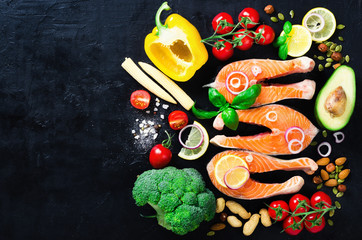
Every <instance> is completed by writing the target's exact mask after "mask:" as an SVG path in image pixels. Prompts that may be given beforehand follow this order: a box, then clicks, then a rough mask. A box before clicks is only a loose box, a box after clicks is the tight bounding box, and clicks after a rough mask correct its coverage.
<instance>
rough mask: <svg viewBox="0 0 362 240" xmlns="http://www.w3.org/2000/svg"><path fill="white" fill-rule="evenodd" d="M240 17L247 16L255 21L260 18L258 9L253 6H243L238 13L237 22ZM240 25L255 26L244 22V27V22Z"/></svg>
mask: <svg viewBox="0 0 362 240" xmlns="http://www.w3.org/2000/svg"><path fill="white" fill-rule="evenodd" d="M242 17H249V18H250V20H251V21H253V22H255V23H258V22H259V19H260V16H259V13H258V11H256V10H255V9H254V8H244V9H243V11H241V12H240V13H239V17H238V20H239V22H240V20H241V18H242ZM241 26H242V27H243V28H253V27H255V26H256V24H253V23H248V24H246V27H245V24H243V23H242V24H241Z"/></svg>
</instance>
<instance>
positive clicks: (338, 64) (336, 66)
mask: <svg viewBox="0 0 362 240" xmlns="http://www.w3.org/2000/svg"><path fill="white" fill-rule="evenodd" d="M339 66H341V64H340V63H336V64H334V65H333V68H334V69H337V68H338V67H339Z"/></svg>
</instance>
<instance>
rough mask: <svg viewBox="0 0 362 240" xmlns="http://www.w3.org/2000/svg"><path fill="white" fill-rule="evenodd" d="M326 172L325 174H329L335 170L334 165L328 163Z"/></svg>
mask: <svg viewBox="0 0 362 240" xmlns="http://www.w3.org/2000/svg"><path fill="white" fill-rule="evenodd" d="M326 170H327V172H329V173H331V172H333V171H334V170H336V166H335V165H334V163H328V165H327V166H326Z"/></svg>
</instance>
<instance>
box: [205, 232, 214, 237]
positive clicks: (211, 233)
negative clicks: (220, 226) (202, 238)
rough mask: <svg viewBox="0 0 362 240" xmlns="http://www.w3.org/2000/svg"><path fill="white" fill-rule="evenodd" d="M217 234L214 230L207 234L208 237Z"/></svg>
mask: <svg viewBox="0 0 362 240" xmlns="http://www.w3.org/2000/svg"><path fill="white" fill-rule="evenodd" d="M214 235H215V232H214V231H210V232H208V233H207V234H206V236H208V237H211V236H214Z"/></svg>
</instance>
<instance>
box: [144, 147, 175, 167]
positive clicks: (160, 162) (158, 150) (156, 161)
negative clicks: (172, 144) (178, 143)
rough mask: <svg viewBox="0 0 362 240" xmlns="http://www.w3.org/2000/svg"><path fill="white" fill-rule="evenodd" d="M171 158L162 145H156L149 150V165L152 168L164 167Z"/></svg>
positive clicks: (170, 154) (168, 151) (168, 150)
mask: <svg viewBox="0 0 362 240" xmlns="http://www.w3.org/2000/svg"><path fill="white" fill-rule="evenodd" d="M171 158H172V153H171V151H170V149H168V148H166V147H164V146H163V145H162V144H157V145H156V146H154V147H153V148H152V149H151V152H150V157H149V159H150V163H151V165H152V167H154V168H164V167H166V166H167V165H168V164H169V163H170V161H171Z"/></svg>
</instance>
